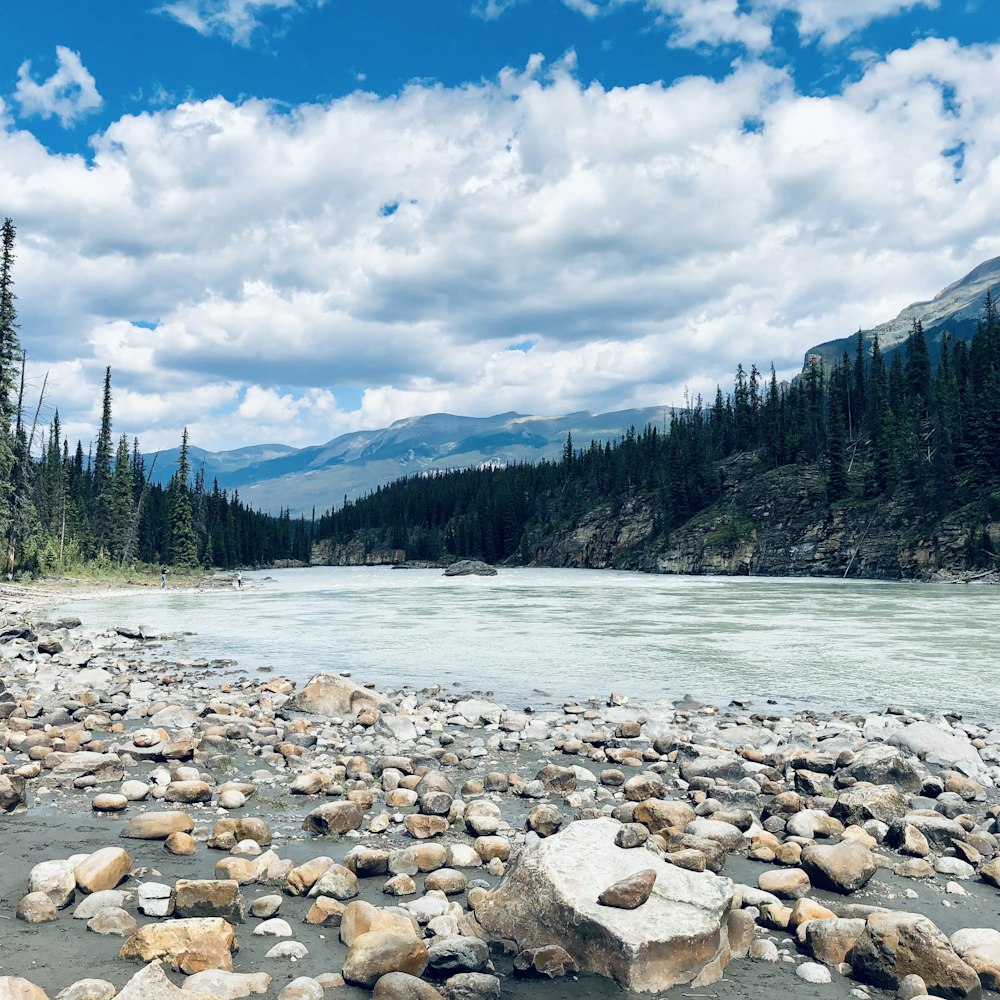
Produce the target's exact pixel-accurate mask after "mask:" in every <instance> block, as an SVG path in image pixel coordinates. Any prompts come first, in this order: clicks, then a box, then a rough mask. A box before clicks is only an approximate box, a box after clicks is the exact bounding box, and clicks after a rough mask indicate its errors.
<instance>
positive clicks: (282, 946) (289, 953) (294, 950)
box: [264, 941, 309, 962]
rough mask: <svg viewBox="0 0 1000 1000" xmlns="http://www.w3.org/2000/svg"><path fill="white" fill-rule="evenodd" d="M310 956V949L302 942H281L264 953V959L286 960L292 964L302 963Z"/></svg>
mask: <svg viewBox="0 0 1000 1000" xmlns="http://www.w3.org/2000/svg"><path fill="white" fill-rule="evenodd" d="M308 954H309V949H308V948H307V947H306V946H305V945H304V944H303V943H302V942H301V941H281V942H279V943H278V944H276V945H275V946H274V947H273V948H270V949H269V950H268V951H266V952H265V953H264V958H286V959H288V961H290V962H300V961H301V960H302V959H303V958H305V957H306V956H307V955H308Z"/></svg>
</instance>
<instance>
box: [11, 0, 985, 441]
mask: <svg viewBox="0 0 1000 1000" xmlns="http://www.w3.org/2000/svg"><path fill="white" fill-rule="evenodd" d="M995 2H996V0H419V2H418V0H166V2H164V0H127V2H122V0H34V2H31V3H14V4H8V5H6V7H5V10H4V25H3V32H2V36H0V216H11V217H12V218H13V219H14V221H15V223H16V225H17V227H18V253H19V256H18V260H17V264H16V270H15V278H16V292H17V295H18V309H19V316H20V320H21V337H22V340H23V342H24V346H25V347H26V349H27V350H28V353H29V357H30V360H31V375H32V382H33V384H34V385H35V386H36V387H37V386H39V385H40V383H41V378H42V375H43V374H44V373H45V372H48V373H49V392H48V400H49V402H50V404H51V405H53V406H58V407H59V410H60V414H61V417H62V419H63V422H64V425H65V427H66V428H67V429H68V432H69V435H70V438H71V443H72V442H75V440H76V438H78V437H79V438H82V439H83V441H84V444H85V446H86V443H87V442H88V441H89V440H90V439H91V438H92V436H93V433H94V425H95V423H96V420H97V418H98V415H99V414H98V409H99V397H100V383H101V378H102V376H103V371H104V367H105V366H106V365H111V366H112V370H113V384H114V396H115V403H114V415H115V430H116V431H123V432H127V433H128V434H130V435H132V434H137V435H139V437H140V440H141V442H142V444H143V446H144V448H145V449H146V450H154V449H156V448H160V447H168V446H172V445H174V444H176V443H177V442H178V440H179V437H180V433H181V429H182V428H183V427H184V426H185V425H187V426H188V427H190V431H191V439H192V442H193V443H195V444H198V445H200V446H202V447H205V448H209V449H223V448H234V447H239V446H242V445H249V444H254V443H260V442H264V441H275V442H283V443H287V444H294V445H301V444H311V443H319V442H322V441H326V440H328V439H330V438H332V437H334V436H335V435H337V434H339V433H341V432H343V431H345V430H353V429H358V428H362V427H378V426H383V425H385V424H387V423H389V422H390V421H392V420H395V419H398V418H401V417H406V416H412V415H416V414H421V413H428V412H433V411H442V410H445V411H450V412H455V413H463V414H474V415H485V414H489V413H496V412H500V411H505V410H511V409H514V410H519V411H521V412H525V413H542V414H557V413H563V412H567V411H571V410H581V409H582V410H594V411H599V410H609V409H619V408H624V407H627V406H645V405H656V404H664V403H666V404H669V403H681V402H682V400H683V398H684V393H685V389H687V391H688V392H689V393H690V394H694V393H697V392H703V393H706V394H708V393H712V392H714V387H715V385H716V383H718V382H721V383H722V384H723V385H724V386H725V385H728V384H729V383H730V381H731V377H732V372H733V370H734V368H735V366H736V364H737V362H739V361H743V362H744V363H745V364H747V365H749V363H750V362H755V363H757V364H758V366H759V367H761V368H762V369H763V368H765V367H766V366H767V365H769V364H770V363H771V362H772V361H773V362H774V364H775V365H776V367H777V368H778V370H779V371H780V372H782V373H784V372H790V371H792V370H794V369H795V368H796V367H797V366H798V365H799V363H800V361H801V357H802V354H803V352H804V351H805V349H806V348H808V347H809V346H811V345H812V344H815V343H818V342H820V341H823V340H828V339H831V338H833V337H839V336H844V335H846V334H849V333H850V332H852V331H853V330H856V329H857V328H858V327H859V326H864V327H868V326H872V325H874V324H875V323H878V322H880V321H883V320H886V319H888V318H890V317H891V316H893V315H895V314H896V313H897V312H898V311H899V310H900V309H901V308H902V307H903V306H905V305H907V304H908V303H909V302H911V301H914V300H917V299H922V298H928V297H930V296H931V295H933V294H934V293H935V292H936V291H937V290H939V289H940V288H941V287H942V286H944V285H946V284H948V283H949V282H951V281H953V280H955V279H956V278H958V277H960V276H962V275H963V274H965V273H966V272H967V271H968V270H970V269H971V268H972V267H974V266H975V265H976V264H978V263H980V262H981V261H983V260H985V259H987V258H990V257H995V256H998V255H1000V221H998V220H1000V29H998V19H997V17H996V11H995V6H994V5H995ZM49 412H51V410H50V411H49Z"/></svg>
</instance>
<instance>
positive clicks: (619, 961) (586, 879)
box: [475, 818, 733, 991]
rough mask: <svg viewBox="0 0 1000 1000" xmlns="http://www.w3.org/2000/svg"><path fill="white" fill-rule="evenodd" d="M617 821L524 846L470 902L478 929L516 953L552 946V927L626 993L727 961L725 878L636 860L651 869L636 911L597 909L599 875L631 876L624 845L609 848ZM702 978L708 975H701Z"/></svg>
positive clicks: (663, 985) (602, 878) (574, 828)
mask: <svg viewBox="0 0 1000 1000" xmlns="http://www.w3.org/2000/svg"><path fill="white" fill-rule="evenodd" d="M619 827H620V824H619V823H618V822H617V821H616V820H614V819H610V818H599V819H593V820H586V821H579V822H575V823H571V824H570V825H569V826H567V827H566V829H565V830H563V831H561V832H559V833H557V834H556V835H555V836H553V837H547V838H545V839H543V840H541V841H539V842H538V843H536V844H533V845H530V846H526V847H524V848H523V849H522V850H521V851H520V853H519V854H518V855H517V856H516V858H515V859H514V861H513V862H512V863H511V865H510V867H509V868H508V870H507V874H506V876H505V877H504V879H503V881H502V882H501V883H500V884H499V885H498V886H497V888H496V889H494V890H493V891H492V892H490V893H487V894H484V898H483V899H481V900H479V901H478V902H477V904H476V905H475V914H476V917H477V919H478V920H479V923H480V924H481V925H482V926H483V928H484V929H485V931H486V932H487V933H489V934H491V935H494V936H497V937H502V938H509V939H511V940H513V941H514V942H516V944H517V945H518V947H519V948H521V949H522V950H525V949H531V948H539V947H543V946H545V945H549V944H552V943H553V941H552V928H554V927H557V928H559V929H560V937H561V941H560V943H561V945H562V946H563V947H564V948H565V949H566V951H567V952H568V953H569V955H570V956H571V957H572V958H573V960H574V961H575V962H576V963H577V964H578V965H579V967H580V968H581V969H583V970H584V971H587V972H596V973H598V974H599V975H604V976H609V977H612V978H614V979H616V980H618V982H619V983H621V984H622V985H623V986H625V987H627V988H628V989H632V990H640V991H645V990H650V991H651V990H661V989H669V988H670V987H671V986H673V985H676V984H678V983H687V982H691V981H693V980H695V979H697V978H698V977H699V976H701V975H702V974H703V973H704V971H705V970H706V968H708V969H709V974H712V972H714V971H716V970H717V971H718V974H719V975H721V970H722V967H723V966H724V964H725V962H726V960H727V959H728V942H727V927H726V915H727V913H728V911H729V908H730V906H731V905H732V900H733V885H732V882H731V881H730V880H729V879H726V878H721V877H719V876H716V875H714V874H712V873H709V872H703V873H695V872H688V871H684V870H682V869H680V868H677V867H675V866H673V865H669V864H667V863H665V862H663V861H661V860H659V859H658V858H656V857H655V856H654V855H651V856H650V858H649V859H644V862H645V864H646V865H647V866H648V867H649V868H651V869H652V870H654V871H655V872H656V879H655V884H654V887H653V891H652V893H651V895H650V897H649V899H648V900H647V901H646V903H645V904H644V905H643V906H642V907H641V908H640V909H638V910H621V909H617V908H614V907H607V906H600V905H598V903H597V897H598V896H599V895H600V894H601V892H602V891H603V890H604V889H605V888H607V885H608V882H609V881H618V880H620V879H622V878H626V877H628V876H631V875H633V874H634V873H635V869H636V859H635V853H634V851H631V850H627V849H625V848H620V847H617V846H616V845H615V838H616V836H617V833H618V829H619ZM709 981H711V980H709Z"/></svg>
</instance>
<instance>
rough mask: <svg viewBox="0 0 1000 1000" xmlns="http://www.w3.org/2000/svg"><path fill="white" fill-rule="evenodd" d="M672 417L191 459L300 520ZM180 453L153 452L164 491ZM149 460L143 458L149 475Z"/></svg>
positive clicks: (365, 440) (418, 428)
mask: <svg viewBox="0 0 1000 1000" xmlns="http://www.w3.org/2000/svg"><path fill="white" fill-rule="evenodd" d="M669 419H670V409H669V407H662V406H655V407H646V408H644V409H631V410H618V411H616V412H613V413H599V414H594V413H588V412H584V411H581V412H577V413H569V414H565V415H563V416H557V417H539V416H528V415H525V414H521V413H515V412H513V411H511V412H507V413H498V414H496V415H494V416H491V417H463V416H456V415H454V414H450V413H431V414H427V415H426V416H422V417H410V418H407V419H405V420H397V421H396V422H395V423H393V424H391V425H390V426H389V427H382V428H378V429H375V430H368V431H353V432H351V433H349V434H341V435H340V436H339V437H336V438H334V439H333V440H331V441H328V442H326V444H321V445H313V446H310V447H308V448H299V449H296V448H290V447H288V446H286V445H277V444H268V445H258V446H255V447H251V448H241V449H239V450H237V451H226V452H208V451H204V450H203V449H200V448H191V449H190V459H191V465H192V467H193V468H194V469H195V470H197V469H199V468H203V469H204V475H205V482H206V484H207V486H208V487H209V488H211V485H212V482H213V480H216V479H217V480H218V482H219V486H220V488H222V489H224V490H227V491H229V492H232V491H233V490H238V491H239V494H240V497H241V498H242V499H243V500H244V502H248V503H250V504H251V505H252V506H253V507H255V508H259V509H261V510H265V511H271V512H273V513H277V512H278V511H279V510H280V509H282V508H290V509H291V512H292V515H293V516H295V515H297V514H299V513H304V514H306V515H307V516H308V515H309V514H310V512H311V511H312V509H313V508H315V509H316V511H317V512H318V513H319V512H322V511H325V510H327V509H328V508H330V507H335V506H339V504H340V503H342V502H343V499H344V497H345V496H346V497H348V498H349V499H354V498H355V497H359V496H363V495H365V494H366V493H369V492H371V491H372V490H374V489H376V488H377V487H378V486H382V485H385V484H386V483H390V482H393V481H395V480H396V479H399V478H400V477H401V476H407V475H420V474H422V473H427V472H433V471H435V470H443V469H464V468H474V467H477V466H484V465H507V464H509V463H517V462H537V461H540V460H542V459H553V458H558V457H559V456H560V455H561V454H562V450H563V448H564V446H565V443H566V435H567V434H572V436H573V440H574V442H575V443H576V446H577V447H581V446H586V445H588V444H589V443H590V442H591V441H592V440H596V441H600V442H602V443H603V442H604V441H613V440H615V439H617V438H619V437H621V436H622V435H623V434H625V433H626V432H627V431H628V429H629V428H630V427H635V428H636V429H637V430H641V429H642V428H644V427H645V426H646V425H647V424H650V423H652V424H654V425H656V426H658V427H661V426H663V424H664V423H665V421H667V420H669ZM177 458H178V449H176V448H174V449H171V450H169V451H164V452H160V453H159V454H158V455H157V458H156V466H155V469H154V470H153V477H154V479H155V480H156V481H158V482H166V481H168V480H169V479H170V477H171V476H172V475H173V473H174V471H175V470H176V468H177ZM151 460H152V456H147V465H148V464H149V462H150V461H151Z"/></svg>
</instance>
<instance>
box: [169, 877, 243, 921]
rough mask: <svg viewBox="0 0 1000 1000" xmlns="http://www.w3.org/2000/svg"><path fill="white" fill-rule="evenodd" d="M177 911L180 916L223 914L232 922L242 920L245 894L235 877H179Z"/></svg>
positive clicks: (215, 915) (221, 915) (175, 904)
mask: <svg viewBox="0 0 1000 1000" xmlns="http://www.w3.org/2000/svg"><path fill="white" fill-rule="evenodd" d="M174 912H175V913H176V914H177V916H178V917H223V918H224V919H225V920H228V921H229V922H230V923H231V924H236V923H241V922H242V921H243V894H242V893H241V892H240V886H239V883H238V882H236V881H235V880H232V879H187V878H182V879H178V880H177V882H176V884H175V885H174Z"/></svg>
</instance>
